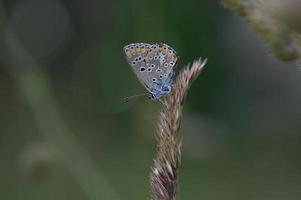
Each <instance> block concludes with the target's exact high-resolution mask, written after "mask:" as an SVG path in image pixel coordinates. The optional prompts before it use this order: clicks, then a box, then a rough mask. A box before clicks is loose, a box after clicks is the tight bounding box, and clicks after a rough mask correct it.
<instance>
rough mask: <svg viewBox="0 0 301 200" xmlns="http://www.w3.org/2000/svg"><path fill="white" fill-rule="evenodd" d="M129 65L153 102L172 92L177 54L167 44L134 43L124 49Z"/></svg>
mask: <svg viewBox="0 0 301 200" xmlns="http://www.w3.org/2000/svg"><path fill="white" fill-rule="evenodd" d="M124 52H125V55H126V58H127V61H128V63H129V65H130V66H131V68H132V70H133V71H134V73H135V75H136V76H137V78H138V79H139V81H140V82H141V83H142V84H143V85H144V87H145V88H146V89H147V90H148V92H149V93H150V96H149V97H150V99H151V100H157V99H161V98H163V97H165V96H166V95H168V94H169V92H170V91H171V84H172V76H173V74H174V66H175V65H176V62H177V56H176V52H175V51H174V50H173V49H172V48H171V47H170V46H168V45H166V44H163V43H161V44H148V43H133V44H129V45H126V46H125V47H124Z"/></svg>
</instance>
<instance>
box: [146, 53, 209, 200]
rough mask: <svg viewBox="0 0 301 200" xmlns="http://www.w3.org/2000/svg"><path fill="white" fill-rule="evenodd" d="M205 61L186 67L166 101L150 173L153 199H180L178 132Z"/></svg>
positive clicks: (161, 115) (179, 142) (179, 146)
mask: <svg viewBox="0 0 301 200" xmlns="http://www.w3.org/2000/svg"><path fill="white" fill-rule="evenodd" d="M206 62H207V61H206V60H204V61H202V60H201V59H199V60H196V61H194V62H193V64H192V67H191V68H189V67H186V68H185V69H184V70H183V71H182V72H181V73H180V74H179V76H178V78H177V80H176V82H175V84H174V85H173V88H172V91H171V95H169V96H168V97H167V98H166V100H165V102H164V103H163V111H162V112H161V113H160V119H159V126H158V130H157V134H156V139H157V141H158V147H157V148H158V153H157V156H156V158H155V160H154V166H153V168H152V172H151V196H152V199H153V200H176V199H177V173H178V168H179V166H180V161H181V140H180V138H179V135H178V131H179V129H180V125H181V117H182V109H183V105H184V101H185V97H186V94H187V92H188V90H189V88H190V86H191V84H192V82H193V81H194V80H195V79H196V78H197V77H198V75H199V74H200V72H201V71H202V69H203V67H204V66H205V64H206Z"/></svg>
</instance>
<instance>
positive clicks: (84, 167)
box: [0, 0, 301, 200]
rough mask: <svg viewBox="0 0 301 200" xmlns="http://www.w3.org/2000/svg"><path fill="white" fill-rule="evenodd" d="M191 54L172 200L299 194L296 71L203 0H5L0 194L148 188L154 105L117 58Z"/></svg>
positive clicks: (138, 194)
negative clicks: (196, 70) (194, 74)
mask: <svg viewBox="0 0 301 200" xmlns="http://www.w3.org/2000/svg"><path fill="white" fill-rule="evenodd" d="M133 42H149V43H156V42H164V43H167V44H169V45H170V46H172V47H173V48H174V49H175V50H176V51H177V53H178V55H179V62H178V66H177V69H176V70H177V72H178V71H179V70H181V69H182V68H183V67H184V65H186V64H188V63H189V62H190V63H191V62H192V61H193V60H194V59H197V58H199V57H203V58H205V57H206V58H208V65H206V68H205V70H204V71H203V73H202V74H201V76H200V77H199V78H198V80H197V81H196V82H195V83H194V84H193V87H192V88H191V90H190V92H189V95H188V98H187V101H186V105H185V107H184V118H183V123H182V129H181V134H182V136H183V152H182V166H181V169H180V171H179V185H180V197H181V199H189V200H193V199H195V200H197V199H206V200H217V199H221V200H236V199H237V200H241V199H246V200H261V199H262V200H267V199H273V200H278V199H279V200H280V199H281V200H282V199H286V200H297V199H300V197H301V160H300V153H301V146H300V143H301V140H300V139H301V137H300V136H301V123H300V120H301V104H300V102H301V90H300V85H301V71H300V69H299V68H298V66H296V65H294V64H290V63H280V62H278V61H276V60H275V59H274V58H272V57H271V56H269V55H268V53H267V49H266V46H265V45H264V44H263V42H262V41H261V39H260V38H259V36H258V35H257V34H256V33H254V32H253V31H252V30H250V28H249V27H248V26H247V24H245V23H244V22H242V21H241V20H240V19H239V18H237V17H236V16H235V15H234V14H232V13H231V12H229V11H228V10H226V9H224V8H223V7H222V6H221V3H220V2H219V1H212V0H199V1H198V0H185V1H180V0H165V1H162V0H152V1H149V0H146V1H142V0H128V1H122V0H112V1H103V0H89V1H83V0H81V1H80V0H73V1H67V0H1V1H0V108H1V112H0V199H7V200H21V199H22V200H40V199H43V200H53V199H55V200H65V199H73V200H79V199H80V200H82V199H87V200H94V199H95V200H96V199H97V200H102V199H109V200H127V199H128V200H135V199H137V200H138V199H139V200H141V199H149V173H150V167H151V165H152V159H153V157H154V156H155V145H156V143H155V139H154V132H155V130H156V121H157V118H158V113H159V111H160V108H161V107H162V105H161V104H160V102H151V101H149V100H147V99H146V98H139V99H137V100H135V101H133V102H130V103H128V104H124V103H123V102H122V100H123V97H125V96H129V95H133V94H137V93H140V92H143V91H145V90H144V88H143V86H142V85H140V83H139V82H138V80H137V79H136V77H135V76H134V74H133V72H132V71H131V69H130V67H129V66H128V64H127V63H126V60H125V58H124V55H123V52H122V47H123V46H124V45H126V44H128V43H133Z"/></svg>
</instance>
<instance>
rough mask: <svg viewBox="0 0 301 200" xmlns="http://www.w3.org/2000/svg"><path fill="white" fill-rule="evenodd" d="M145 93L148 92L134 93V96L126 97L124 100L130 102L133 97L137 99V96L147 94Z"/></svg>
mask: <svg viewBox="0 0 301 200" xmlns="http://www.w3.org/2000/svg"><path fill="white" fill-rule="evenodd" d="M145 95H148V93H142V94H136V95H133V96H129V97H125V98H124V99H123V102H124V103H128V102H130V101H131V100H133V99H135V98H137V97H141V96H145Z"/></svg>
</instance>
